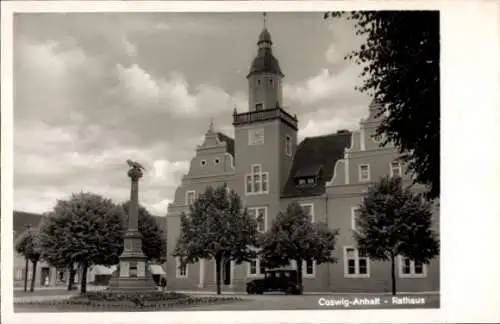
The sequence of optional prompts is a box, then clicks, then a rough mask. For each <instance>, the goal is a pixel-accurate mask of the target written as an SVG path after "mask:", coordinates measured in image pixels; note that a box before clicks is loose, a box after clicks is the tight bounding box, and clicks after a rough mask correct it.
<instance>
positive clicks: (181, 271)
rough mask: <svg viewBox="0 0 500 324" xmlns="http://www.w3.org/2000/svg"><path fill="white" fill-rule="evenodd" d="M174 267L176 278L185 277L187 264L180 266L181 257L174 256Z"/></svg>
mask: <svg viewBox="0 0 500 324" xmlns="http://www.w3.org/2000/svg"><path fill="white" fill-rule="evenodd" d="M175 269H176V277H177V278H183V279H184V278H187V276H188V266H187V264H186V265H184V266H181V259H180V258H176V259H175Z"/></svg>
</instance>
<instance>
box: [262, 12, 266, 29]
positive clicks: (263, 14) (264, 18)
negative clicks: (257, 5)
mask: <svg viewBox="0 0 500 324" xmlns="http://www.w3.org/2000/svg"><path fill="white" fill-rule="evenodd" d="M262 18H263V20H264V29H266V28H267V12H263V13H262Z"/></svg>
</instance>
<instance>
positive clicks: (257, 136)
mask: <svg viewBox="0 0 500 324" xmlns="http://www.w3.org/2000/svg"><path fill="white" fill-rule="evenodd" d="M248 135H249V142H250V143H249V144H250V145H259V144H263V143H264V129H251V130H249V134H248Z"/></svg>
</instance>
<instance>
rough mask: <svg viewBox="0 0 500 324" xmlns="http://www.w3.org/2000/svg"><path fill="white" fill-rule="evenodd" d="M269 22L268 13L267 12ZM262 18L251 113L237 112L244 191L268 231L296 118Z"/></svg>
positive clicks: (293, 139)
mask: <svg viewBox="0 0 500 324" xmlns="http://www.w3.org/2000/svg"><path fill="white" fill-rule="evenodd" d="M264 18H265V14H264ZM272 44H273V43H272V41H271V34H270V33H269V31H268V29H267V26H266V22H265V20H264V28H263V29H262V31H261V33H260V35H259V39H258V42H257V47H258V48H257V55H256V57H255V58H254V59H253V61H252V63H251V66H250V71H249V73H248V75H247V80H248V111H247V112H242V113H238V112H237V111H236V110H235V111H234V114H233V126H234V127H235V131H234V133H235V148H236V153H235V160H236V161H235V165H236V170H235V171H236V178H237V183H240V188H239V190H240V192H241V193H242V195H243V197H244V200H245V202H246V204H247V206H249V207H250V208H257V209H258V210H262V209H261V208H264V209H265V210H266V213H267V215H268V216H267V217H265V218H266V219H267V221H266V226H267V227H266V229H267V228H269V226H270V224H271V223H270V222H271V218H272V217H274V216H275V215H276V213H277V212H278V211H279V210H280V206H279V204H280V197H281V193H282V191H283V188H284V186H285V184H286V181H287V178H288V173H289V172H290V169H291V166H292V162H293V156H294V152H295V148H296V146H297V127H298V125H297V119H296V117H294V116H292V115H290V114H289V113H288V112H286V111H285V109H284V108H283V104H282V101H283V95H282V80H283V77H284V74H283V72H282V71H281V68H280V65H279V61H278V60H277V59H276V58H275V57H274V55H273V52H272Z"/></svg>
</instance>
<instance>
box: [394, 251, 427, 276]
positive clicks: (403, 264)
mask: <svg viewBox="0 0 500 324" xmlns="http://www.w3.org/2000/svg"><path fill="white" fill-rule="evenodd" d="M426 276H427V267H426V265H425V264H423V263H422V262H418V261H414V260H410V259H408V258H405V257H403V256H399V277H400V278H423V277H426Z"/></svg>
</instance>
